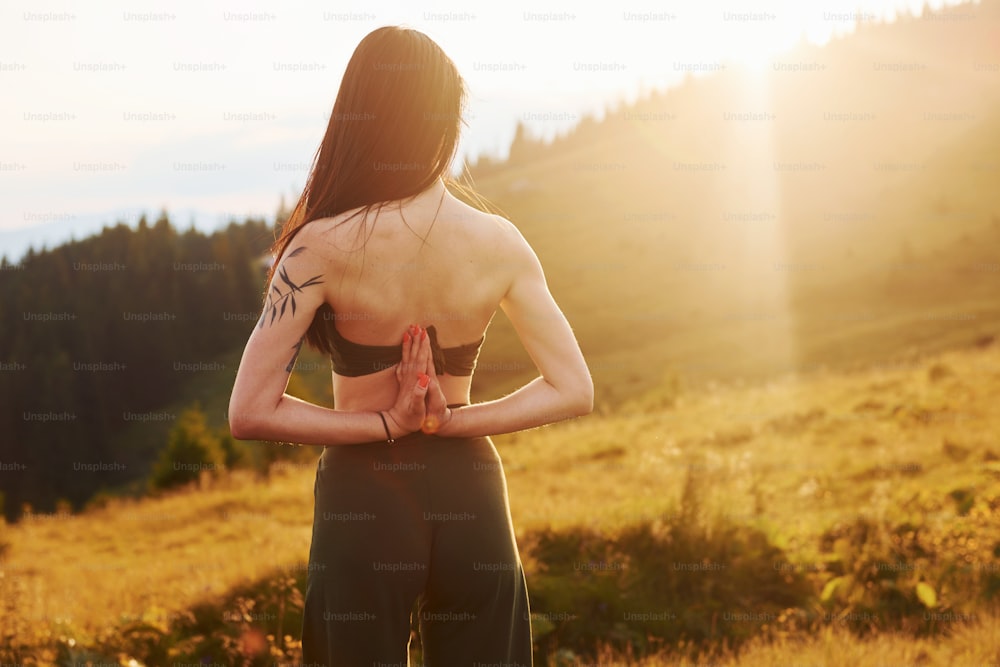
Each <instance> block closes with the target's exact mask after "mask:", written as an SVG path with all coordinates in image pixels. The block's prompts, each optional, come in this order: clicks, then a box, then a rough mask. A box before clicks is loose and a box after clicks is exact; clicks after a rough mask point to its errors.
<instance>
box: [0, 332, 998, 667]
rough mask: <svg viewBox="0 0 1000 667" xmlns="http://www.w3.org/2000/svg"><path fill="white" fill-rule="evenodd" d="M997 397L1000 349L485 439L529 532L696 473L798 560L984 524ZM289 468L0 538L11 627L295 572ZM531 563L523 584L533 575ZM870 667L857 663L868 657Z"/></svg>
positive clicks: (644, 500) (300, 558)
mask: <svg viewBox="0 0 1000 667" xmlns="http://www.w3.org/2000/svg"><path fill="white" fill-rule="evenodd" d="M997 395H1000V348H998V347H997V346H992V347H988V348H983V349H967V350H960V351H952V352H948V353H944V354H940V355H937V356H935V357H931V358H924V359H912V360H910V361H909V362H907V363H903V364H896V365H887V366H884V367H877V368H873V369H869V370H867V371H858V372H853V373H839V374H833V373H828V374H817V375H813V376H809V377H803V378H795V377H786V378H783V379H779V380H774V381H771V382H767V383H763V384H755V385H749V386H738V385H727V386H713V387H709V388H704V389H699V390H690V391H688V392H686V393H685V392H683V391H682V392H681V393H680V394H677V395H675V393H674V391H673V390H670V389H665V390H664V395H663V396H657V395H655V394H654V395H650V396H649V397H647V398H646V399H645V401H644V402H636V403H633V404H630V405H627V406H624V407H623V408H622V409H621V410H620V411H618V412H617V413H616V414H613V415H605V416H593V417H590V418H587V419H584V420H577V421H575V422H571V423H566V424H561V425H556V426H551V427H547V428H544V429H537V430H534V431H530V432H525V433H520V434H515V435H510V436H503V437H498V438H496V439H495V440H496V442H497V445H498V449H499V450H500V452H501V455H502V457H503V459H504V463H505V468H506V471H507V476H508V481H509V487H510V495H511V505H512V512H513V516H514V521H515V525H516V529H517V532H518V535H519V536H520V537H522V538H523V537H524V536H525V535H526V533H527V532H529V531H533V530H536V529H540V528H553V529H556V530H559V529H564V528H569V527H573V526H580V525H583V526H590V527H596V528H599V529H601V530H604V531H609V532H617V530H619V529H621V528H624V527H627V526H629V525H631V524H634V523H636V522H638V521H643V520H647V519H655V518H656V517H658V516H660V517H662V516H664V515H665V514H667V513H670V512H673V511H675V510H676V508H677V503H678V499H679V496H680V493H681V490H682V488H683V486H684V481H685V479H686V478H687V477H688V476H689V475H697V476H699V477H700V479H701V480H702V482H703V483H704V484H705V485H706V489H707V491H708V493H707V494H706V497H705V499H704V505H703V507H702V508H701V510H702V511H704V512H706V513H709V514H712V515H715V516H722V517H724V518H726V519H728V520H730V521H733V522H746V523H750V524H753V525H755V526H758V527H760V528H762V529H763V530H764V531H765V532H766V533H767V534H768V536H769V537H770V539H771V541H772V542H774V543H775V544H776V545H778V546H779V547H781V548H782V549H784V550H785V552H786V554H787V555H788V557H789V559H790V560H792V561H798V562H808V561H809V560H810V559H813V558H816V557H817V554H816V549H817V538H818V537H819V535H820V534H821V533H822V532H823V531H824V530H826V529H827V528H829V527H831V526H833V525H834V524H836V523H837V522H850V521H852V520H853V519H854V518H855V517H857V516H859V515H863V516H868V517H871V518H876V517H880V516H887V517H889V518H891V519H896V520H903V519H905V518H906V516H907V512H909V511H912V510H909V509H907V508H908V507H909V506H910V503H911V502H912V501H913V499H914V498H919V499H920V500H921V503H922V505H921V507H924V508H926V507H928V506H931V507H935V508H937V509H936V512H935V513H934V516H925V517H924V518H925V519H927V521H928V522H929V524H930V525H939V526H941V530H942V531H944V532H946V531H947V530H958V529H961V528H962V527H963V526H965V527H968V528H969V529H970V530H974V529H975V528H976V527H977V526H978V527H982V526H984V525H986V524H988V523H990V522H992V523H994V524H995V512H994V509H993V508H995V507H997V506H998V502H997V500H998V497H1000V484H998V481H997V478H998V473H997V470H996V466H995V465H994V463H995V462H994V461H993V459H994V458H995V457H996V453H997V449H998V445H997V441H996V434H997V433H1000V408H998V404H997V402H996V396H997ZM672 402H673V404H674V405H673V407H660V408H655V407H654V406H656V405H657V404H663V405H670V404H671V403H672ZM283 465H284V467H283V468H282V469H280V470H277V471H275V474H274V475H273V476H272V479H271V481H270V482H267V483H264V482H258V481H254V480H253V479H252V478H251V477H250V476H249V475H243V474H240V473H234V474H232V475H231V476H230V477H228V478H224V479H222V480H219V481H218V482H216V483H214V484H213V485H211V486H210V487H208V488H205V489H203V490H200V491H198V490H190V491H186V492H179V493H175V494H171V495H167V496H164V497H160V498H148V499H144V500H140V501H127V500H113V501H111V502H110V503H109V504H108V505H107V506H106V507H103V508H101V509H95V510H91V511H89V512H87V513H84V514H82V515H76V516H71V515H47V516H38V515H35V516H33V517H32V518H28V519H25V520H24V521H22V522H21V523H19V524H17V525H14V526H7V527H5V529H4V530H3V533H2V536H0V542H9V544H10V546H9V549H8V552H7V554H6V557H5V558H4V561H3V563H2V566H0V567H2V569H0V592H2V594H3V599H4V600H5V602H6V603H7V606H8V610H10V611H11V612H12V613H9V614H5V617H4V621H3V624H4V626H5V629H6V630H7V631H8V632H10V631H14V632H17V633H18V634H23V633H28V634H29V635H34V636H37V637H38V638H40V639H41V638H44V637H45V636H47V635H48V632H49V631H50V630H51V629H52V628H54V627H62V628H66V629H67V630H66V631H68V632H71V633H75V636H77V637H79V638H80V639H81V640H85V639H86V638H87V637H88V636H97V635H98V634H100V633H102V632H107V631H110V630H111V629H112V628H114V627H115V626H116V625H118V624H120V623H122V622H123V621H126V620H135V619H140V618H141V619H144V620H147V621H150V622H152V623H154V624H157V625H161V624H166V623H167V622H168V621H169V620H170V619H171V618H173V616H174V615H175V614H178V613H180V612H182V611H183V610H185V609H187V608H189V607H190V606H192V605H193V604H194V603H196V602H198V601H200V600H205V599H212V598H215V597H218V596H220V595H222V594H223V593H225V592H226V591H229V590H230V589H232V588H233V587H234V586H236V585H238V584H241V583H246V582H251V581H255V580H259V579H262V578H265V577H267V576H270V575H272V574H273V572H274V571H275V570H276V569H278V570H280V569H282V568H289V569H290V568H296V567H302V565H303V564H304V562H305V560H306V558H307V555H308V547H309V539H310V528H311V518H312V484H313V474H314V470H313V466H312V465H311V464H294V463H288V464H283ZM961 487H974V488H975V489H976V493H977V495H976V501H975V503H974V504H973V505H972V507H971V510H970V511H969V512H968V513H967V514H966V515H965V516H960V515H959V513H958V512H957V511H956V506H955V503H954V502H953V501H951V500H950V499H948V497H947V493H948V492H949V491H951V490H952V489H955V488H961ZM972 553H973V551H972V550H970V554H972ZM523 555H524V560H525V566H526V568H527V570H528V574H529V582H530V576H531V572H532V569H533V567H534V563H533V561H532V558H531V554H530V553H525V554H523ZM990 623H992V625H989V626H988V627H989V628H992V630H990V632H991V633H992V634H989V635H988V636H989V637H992V638H993V639H990V641H991V642H993V644H991V645H993V646H995V645H996V634H997V633H996V624H995V621H990ZM841 640H844V641H846V640H845V639H844V637H841V636H840V635H835V636H832V638H831V637H822V638H814V639H811V640H809V642H810V643H807V644H806V645H805V646H803V647H799V646H798V645H797V644H796V645H795V647H794V651H795V655H797V656H798V655H803V656H806V655H808V656H811V657H809V658H803V660H805V662H803V663H802V664H814V663H815V664H833V663H832V662H823V660H827V661H829V660H832V659H833V658H835V657H836V656H837V655H839V654H838V653H837V651H836V650H835V648H833V647H835V646H839V645H840V644H841V643H842V641H841ZM794 641H797V639H796V640H794ZM852 641H854V640H852ZM792 642H793V639H789V640H788V645H787V646H786V647H784V648H782V646H780V645H779V646H769V645H768V646H764V645H761V646H756V647H752V648H751V649H748V650H749V651H750V652H749V653H748V654H747V655H760V656H762V657H760V658H759V659H757V658H753V660H757V661H756V662H753V661H751V662H739V663H738V664H739V665H744V664H746V665H758V664H765V662H767V660H769V659H770V658H768V656H772V655H786V653H787V652H788V651H792V650H793V644H792ZM855 644H857V647H856V650H857V651H858V652H859V655H864V656H867V657H865V659H866V660H867V659H868V658H869V657H871V656H872V655H876V656H877V655H881V654H882V653H880V652H884V653H885V654H886V655H890V654H891V655H893V656H896V655H897V654H899V653H898V652H899V651H901V650H902V649H904V648H905V649H906V651H908V652H907V653H905V655H911V654H912V655H914V656H915V655H917V653H913V651H916V650H917V649H916V648H915V647H920V646H926V647H928V648H926V650H927V651H928V655H934V656H937V655H938V653H940V655H942V656H944V655H954V656H956V659H959V658H961V659H965V658H964V657H962V656H965V655H966V654H963V653H961V650H962V649H961V646H962V645H963V641H962V640H961V639H953V640H943V641H942V642H938V641H929V640H928V641H923V640H922V641H920V642H913V641H909V640H905V639H902V638H898V639H893V638H892V637H880V638H878V639H877V641H876V642H875V643H873V644H862V643H860V642H857V641H855ZM939 644H940V646H943V647H945V648H941V649H940V651H938V649H936V648H934V647H937V646H939ZM852 645H853V644H852ZM948 647H950V648H948ZM932 649H933V650H932ZM852 650H853V649H852ZM769 651H770V652H775V651H776V652H777V653H769ZM782 651H786V653H782ZM803 651H805V653H802V652H803ZM935 651H938V652H935ZM947 651H952V653H951V654H949V653H947ZM968 655H970V656H971V655H972V654H968ZM977 655H978V654H977ZM746 659H747V660H750V659H751V658H746ZM871 659H872V660H874V661H875V662H869V663H862V662H858V663H853V664H879V663H878V662H877V659H876V658H871ZM894 659H896V658H894ZM935 659H936V658H935ZM941 659H944V658H941ZM970 659H972V658H970ZM977 659H978V658H977ZM740 660H743V658H740ZM810 661H812V662H810ZM852 662H853V661H852ZM642 664H659V663H642ZM723 664H729V663H723ZM733 664H737V663H733ZM841 664H847V663H841ZM903 664H906V663H903ZM942 664H944V663H942ZM969 664H972V663H969ZM983 664H987V663H983Z"/></svg>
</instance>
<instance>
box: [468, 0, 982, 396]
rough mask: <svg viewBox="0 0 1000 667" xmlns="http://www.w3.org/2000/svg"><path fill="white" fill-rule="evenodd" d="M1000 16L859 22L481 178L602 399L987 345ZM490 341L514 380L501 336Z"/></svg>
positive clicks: (631, 111)
mask: <svg viewBox="0 0 1000 667" xmlns="http://www.w3.org/2000/svg"><path fill="white" fill-rule="evenodd" d="M969 12H973V13H974V15H975V19H976V20H974V21H970V20H958V19H960V18H962V17H963V16H966V17H967V16H968V14H969ZM998 18H1000V3H998V2H996V1H992V2H983V3H981V4H979V5H975V6H971V7H970V6H962V7H954V8H951V9H947V10H944V12H943V13H941V14H931V15H928V16H927V17H924V18H910V19H904V20H901V21H900V22H898V23H895V24H890V25H866V26H861V27H860V28H859V30H858V32H857V33H856V34H853V35H851V36H848V37H845V38H842V39H840V40H837V41H835V42H833V43H831V44H829V45H827V46H824V47H822V48H818V47H810V46H803V47H800V48H798V49H796V50H795V51H794V52H792V53H789V54H785V55H782V56H781V57H780V58H777V59H776V60H775V61H774V63H772V66H771V67H770V68H769V69H767V70H766V71H764V72H753V71H747V70H743V69H741V68H739V67H737V66H734V65H732V64H728V65H727V67H726V69H724V70H723V71H720V72H717V73H714V74H712V75H710V76H706V77H704V78H699V79H690V80H688V82H687V83H685V84H684V85H683V86H681V87H679V88H677V89H674V90H670V91H667V92H664V93H660V94H657V95H654V96H653V97H652V98H650V99H647V100H644V101H641V102H639V103H637V104H636V105H635V106H633V107H625V108H618V109H617V110H612V111H611V112H609V114H608V115H607V117H606V118H605V119H604V121H603V122H600V123H593V122H591V123H585V124H584V126H583V127H581V128H580V129H578V130H577V132H575V133H573V134H571V135H569V136H568V137H566V138H564V139H561V140H558V141H556V142H555V143H554V144H553V145H551V146H540V145H537V144H531V143H528V144H526V145H524V146H520V147H518V148H519V150H518V151H513V150H512V153H514V154H515V158H517V156H522V157H521V158H520V159H519V160H518V159H515V161H514V164H512V165H508V166H507V168H501V169H499V170H497V169H494V168H492V167H490V168H489V169H484V170H483V175H482V177H481V178H479V179H478V180H477V185H478V186H479V188H480V189H481V190H482V191H483V193H484V194H485V195H487V197H488V198H489V199H490V200H491V201H493V202H494V203H496V204H497V205H499V206H500V208H502V209H503V210H504V211H506V212H507V213H508V214H509V215H510V216H511V218H512V219H513V220H515V221H516V222H517V224H518V225H519V226H520V227H521V228H522V229H523V230H524V232H525V234H526V236H527V237H528V238H529V240H530V241H531V242H532V243H533V244H534V245H535V247H536V248H537V250H538V252H539V254H540V256H541V258H542V261H543V264H545V266H546V268H547V271H548V276H549V280H550V283H551V286H552V290H553V292H554V293H555V294H556V296H557V298H558V300H559V301H560V303H561V304H562V305H563V306H564V308H565V310H566V311H567V313H568V314H569V316H570V320H571V322H572V323H573V325H574V327H575V329H576V331H577V333H578V335H579V337H580V338H581V340H582V341H583V344H584V349H585V352H586V353H587V354H588V358H589V359H590V360H591V363H592V369H593V370H594V375H595V377H596V378H597V379H598V400H599V402H606V403H607V404H615V403H617V402H618V401H619V400H620V399H621V398H623V397H627V396H628V395H631V394H634V393H635V392H637V391H641V390H642V389H643V388H645V387H649V386H651V385H653V384H655V383H657V382H658V381H660V379H661V378H662V376H663V375H664V374H677V375H679V376H681V377H684V378H686V379H687V380H688V381H692V382H701V381H710V380H713V379H721V378H736V377H765V376H768V375H771V374H773V373H780V372H785V371H790V370H808V369H816V368H820V367H823V366H827V365H836V366H843V365H845V364H847V365H849V364H851V363H871V362H875V361H879V360H887V359H888V360H891V357H892V356H893V355H894V354H896V353H898V352H899V351H901V350H903V349H905V348H908V347H916V348H919V349H925V350H933V349H944V348H947V347H949V346H952V345H956V344H962V343H967V342H970V341H973V340H976V339H978V338H981V337H984V336H989V335H994V334H995V333H996V331H997V330H998V329H1000V312H998V307H1000V254H998V249H1000V187H998V184H1000V163H998V161H997V155H998V154H1000V86H998V85H997V82H998V78H997V77H998V73H997V70H998V66H997V52H996V43H995V34H996V29H997V26H998V25H1000V20H998ZM473 174H475V168H473ZM489 345H491V346H492V347H488V349H489V350H491V351H492V353H493V354H494V355H495V356H494V357H491V358H494V359H497V360H505V361H508V362H509V363H508V365H512V364H513V363H524V357H523V355H521V354H519V353H518V351H517V346H516V344H515V343H513V342H512V341H511V332H510V330H509V328H505V329H501V328H500V327H497V328H496V329H495V331H494V332H493V334H492V335H491V339H490V341H489ZM510 384H511V386H512V385H513V378H511V383H510Z"/></svg>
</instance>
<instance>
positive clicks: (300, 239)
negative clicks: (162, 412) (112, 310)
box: [229, 226, 433, 445]
mask: <svg viewBox="0 0 1000 667" xmlns="http://www.w3.org/2000/svg"><path fill="white" fill-rule="evenodd" d="M310 241H311V239H310V234H309V228H308V226H307V227H305V228H303V229H302V230H301V231H300V232H299V233H298V234H297V235H296V237H295V240H293V242H292V243H291V244H290V245H289V246H288V249H287V250H286V252H285V253H284V254H283V255H282V257H281V258H280V262H279V264H278V268H277V270H276V271H275V273H274V278H273V279H272V281H271V284H270V285H269V286H268V294H267V297H266V301H265V304H264V311H263V313H262V314H261V318H260V321H259V322H258V323H257V326H255V327H254V330H253V333H252V334H251V335H250V340H249V341H247V345H246V349H245V350H244V351H243V358H242V359H241V360H240V367H239V370H238V371H237V372H236V382H235V384H234V385H233V393H232V395H231V396H230V399H229V430H230V432H231V433H232V434H233V437H234V438H237V439H240V440H271V441H277V442H294V443H300V444H304V445H341V444H354V443H359V442H372V441H377V440H385V439H386V433H385V426H383V424H382V419H381V417H380V416H379V413H377V412H374V411H370V412H351V411H345V410H332V409H330V408H324V407H321V406H318V405H314V404H312V403H309V402H307V401H303V400H301V399H298V398H295V397H294V396H290V395H288V394H286V393H285V389H286V388H287V387H288V378H289V375H290V374H291V371H292V368H293V366H294V364H295V359H296V358H297V357H298V353H299V349H300V348H301V347H302V345H303V343H304V342H305V333H306V330H307V329H308V328H309V325H310V324H311V323H312V320H313V316H314V315H315V313H316V310H317V308H319V307H320V306H321V305H322V304H323V303H324V302H325V300H326V291H325V287H326V282H327V276H326V275H324V272H325V271H327V270H328V269H327V266H328V265H327V262H325V261H324V260H323V257H321V256H320V255H319V254H318V253H317V252H315V251H314V250H312V249H311V248H315V247H322V246H317V245H315V244H312V243H310ZM401 343H402V346H403V361H402V363H401V364H400V366H399V367H398V369H397V379H398V380H399V387H400V389H399V394H398V396H397V399H396V404H395V405H394V406H393V407H392V408H390V409H389V410H386V411H383V414H384V415H385V416H386V423H387V424H388V427H389V431H390V433H391V435H392V437H394V438H395V437H400V436H402V435H404V434H406V433H410V432H413V431H417V430H419V429H420V425H421V423H422V421H423V419H424V416H425V405H424V404H425V397H426V394H427V388H426V386H421V384H420V382H421V376H424V377H425V378H426V376H425V375H424V373H423V371H424V370H425V369H426V368H427V367H428V366H429V365H430V367H432V368H433V365H432V364H430V357H431V350H430V343H429V341H428V340H427V338H426V334H425V333H423V332H422V331H418V332H417V335H416V338H414V337H412V336H410V334H409V332H407V333H405V334H403V336H402V337H401ZM423 382H424V383H425V384H426V382H427V380H426V379H424V380H423Z"/></svg>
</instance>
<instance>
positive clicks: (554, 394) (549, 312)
mask: <svg viewBox="0 0 1000 667" xmlns="http://www.w3.org/2000/svg"><path fill="white" fill-rule="evenodd" d="M507 225H508V226H509V227H508V229H507V233H508V234H509V237H508V241H509V242H508V243H505V244H504V246H505V250H506V251H507V252H508V257H509V261H510V262H511V265H512V266H513V267H514V275H513V278H512V281H511V284H510V287H509V289H508V290H507V293H506V294H505V295H504V297H503V299H502V300H501V302H500V307H501V308H502V309H503V311H504V313H506V314H507V317H508V318H510V321H511V323H512V324H513V325H514V329H515V330H516V331H517V334H518V336H519V337H520V339H521V343H522V344H523V345H524V348H525V350H527V352H528V355H529V356H530V357H531V360H532V361H533V362H534V364H535V366H536V367H537V368H538V371H539V372H540V373H541V377H538V378H535V379H534V380H532V381H531V382H529V383H528V384H526V385H524V386H523V387H521V388H520V389H518V390H517V391H515V392H513V393H511V394H508V395H507V396H504V397H503V398H499V399H497V400H494V401H487V402H485V403H476V404H474V405H469V406H465V407H461V408H455V409H452V410H447V409H445V410H444V411H443V414H440V416H439V417H438V420H439V421H440V426H439V427H438V428H437V429H436V433H437V434H438V435H442V436H449V437H471V436H480V435H495V434H498V433H511V432H513V431H520V430H522V429H527V428H532V427H535V426H542V425H543V424H550V423H552V422H556V421H561V420H563V419H570V418H572V417H580V416H583V415H586V414H589V413H590V412H591V411H592V410H593V409H594V383H593V380H592V379H591V377H590V371H589V369H588V368H587V362H586V361H585V360H584V358H583V353H582V352H581V351H580V346H579V344H578V343H577V341H576V337H575V336H574V335H573V330H572V329H571V328H570V325H569V322H567V321H566V317H565V316H564V315H563V313H562V311H561V310H560V309H559V306H558V305H556V302H555V299H553V298H552V294H551V293H550V292H549V288H548V285H547V284H546V282H545V274H544V272H543V271H542V266H541V263H540V262H539V261H538V257H537V256H536V255H535V252H534V250H532V248H531V246H530V245H529V244H528V242H527V241H526V240H525V239H524V237H523V236H522V235H521V233H520V232H519V231H518V230H517V228H516V227H514V225H513V224H511V223H509V222H508V223H507ZM434 380H435V379H434V378H432V387H431V390H432V392H433V394H432V396H431V398H430V399H429V403H430V405H431V407H430V408H429V411H430V412H431V413H432V415H433V413H434V412H435V409H434V408H435V406H436V405H437V403H436V401H435V397H436V393H437V389H438V387H437V384H436V382H435V381H434Z"/></svg>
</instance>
